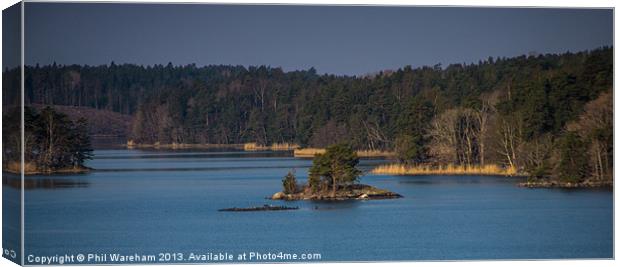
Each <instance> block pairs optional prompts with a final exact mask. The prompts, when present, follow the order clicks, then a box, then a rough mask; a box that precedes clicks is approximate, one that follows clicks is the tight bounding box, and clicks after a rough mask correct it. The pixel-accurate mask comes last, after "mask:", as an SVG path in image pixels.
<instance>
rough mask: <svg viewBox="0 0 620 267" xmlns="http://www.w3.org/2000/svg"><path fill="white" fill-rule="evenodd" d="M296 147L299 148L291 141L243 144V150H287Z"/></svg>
mask: <svg viewBox="0 0 620 267" xmlns="http://www.w3.org/2000/svg"><path fill="white" fill-rule="evenodd" d="M297 148H299V145H297V144H292V143H273V144H271V145H269V146H263V145H259V144H257V143H245V144H243V150H245V151H264V150H271V151H289V150H295V149H297Z"/></svg>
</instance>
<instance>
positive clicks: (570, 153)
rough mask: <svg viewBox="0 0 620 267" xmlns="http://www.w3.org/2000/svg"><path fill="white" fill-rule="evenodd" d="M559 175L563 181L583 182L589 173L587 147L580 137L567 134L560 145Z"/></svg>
mask: <svg viewBox="0 0 620 267" xmlns="http://www.w3.org/2000/svg"><path fill="white" fill-rule="evenodd" d="M559 153H560V155H559V157H560V159H559V162H558V166H557V171H556V172H557V175H558V178H559V179H560V180H561V181H564V182H571V183H578V182H582V181H583V180H584V179H585V178H586V176H587V175H588V173H589V170H588V153H587V151H586V145H585V144H584V142H583V141H582V140H581V138H580V137H579V135H577V134H576V133H574V132H567V133H566V134H565V135H564V136H563V137H562V139H561V140H560V143H559Z"/></svg>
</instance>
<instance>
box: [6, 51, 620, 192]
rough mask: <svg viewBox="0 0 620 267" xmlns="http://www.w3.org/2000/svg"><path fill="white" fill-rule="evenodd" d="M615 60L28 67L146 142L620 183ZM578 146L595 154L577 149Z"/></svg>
mask: <svg viewBox="0 0 620 267" xmlns="http://www.w3.org/2000/svg"><path fill="white" fill-rule="evenodd" d="M612 55H613V49H612V48H611V47H603V48H599V49H595V50H592V51H583V52H577V53H570V52H567V53H563V54H546V55H537V56H519V57H513V58H488V59H487V60H483V61H479V62H477V63H474V64H451V65H448V66H446V67H443V66H441V65H435V66H430V67H429V66H425V67H419V68H412V67H411V66H405V67H403V68H400V69H398V70H386V71H381V72H378V73H376V74H372V75H364V76H335V75H329V74H323V75H320V74H317V72H316V70H314V69H309V70H300V71H291V72H284V71H283V70H282V69H281V68H273V67H269V66H257V67H254V66H251V67H247V68H246V67H243V66H223V65H214V66H205V67H197V66H195V65H186V66H173V65H172V64H168V65H166V66H163V65H155V66H146V67H145V66H139V65H132V64H122V65H116V64H114V63H112V64H109V65H102V66H79V65H70V66H59V65H56V64H53V65H49V66H27V67H26V73H25V76H26V95H25V98H26V103H37V104H49V105H51V104H56V105H74V106H87V107H92V108H97V109H105V110H110V111H114V112H119V113H124V114H130V115H132V116H133V118H134V120H133V126H132V129H131V136H130V137H129V138H131V139H132V140H134V142H136V143H155V142H159V143H163V144H166V143H217V144H229V143H246V142H257V143H258V144H261V145H269V144H271V143H284V142H289V143H291V142H294V143H297V144H299V145H301V146H304V147H327V146H329V145H331V144H336V143H341V142H348V143H349V144H350V145H351V146H352V147H353V148H354V149H371V150H394V151H396V152H397V154H398V159H399V161H401V162H403V163H406V164H442V163H443V164H445V163H450V164H459V165H484V164H501V165H504V166H512V167H516V168H518V169H520V170H523V171H525V172H527V173H530V174H532V177H540V178H549V177H552V178H558V179H568V180H575V181H580V180H583V179H586V178H588V177H598V178H600V179H611V168H612V156H613V155H612V151H613V147H612V146H613V142H612V139H613V138H612V125H611V123H612V121H611V119H610V118H611V117H612V109H611V103H612V98H611V96H612V86H613V84H612V80H613V56H612ZM6 71H7V72H10V71H16V70H6ZM5 77H10V75H5ZM4 82H5V83H7V82H8V83H10V82H11V81H9V80H6V79H5V81H4ZM601 117H604V119H600V118H601ZM577 147H579V148H580V149H583V151H580V152H583V153H579V155H577V154H576V153H573V152H574V151H578V150H575V149H577ZM570 168H578V169H579V171H576V172H575V171H572V170H568V169H570ZM575 173H577V174H578V175H577V177H569V176H572V175H575ZM569 174H570V175H569Z"/></svg>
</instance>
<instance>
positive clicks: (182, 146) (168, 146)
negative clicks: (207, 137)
mask: <svg viewBox="0 0 620 267" xmlns="http://www.w3.org/2000/svg"><path fill="white" fill-rule="evenodd" d="M125 146H126V147H127V148H128V149H135V148H154V149H189V148H234V149H242V148H243V144H184V143H171V144H161V143H159V142H156V143H154V144H139V143H135V142H134V141H133V140H129V141H127V144H126V145H125Z"/></svg>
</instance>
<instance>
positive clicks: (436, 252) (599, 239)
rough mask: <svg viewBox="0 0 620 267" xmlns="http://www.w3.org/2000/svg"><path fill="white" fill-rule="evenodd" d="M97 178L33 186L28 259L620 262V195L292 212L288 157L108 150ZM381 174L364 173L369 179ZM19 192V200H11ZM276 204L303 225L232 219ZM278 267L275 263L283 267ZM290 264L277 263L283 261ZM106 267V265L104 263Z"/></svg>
mask: <svg viewBox="0 0 620 267" xmlns="http://www.w3.org/2000/svg"><path fill="white" fill-rule="evenodd" d="M95 154H96V157H95V159H94V160H93V161H91V162H90V163H89V165H90V166H91V167H93V168H95V169H97V170H98V171H95V172H92V173H89V174H85V175H70V176H62V175H54V176H37V177H29V178H32V179H38V180H41V182H40V183H39V185H35V186H32V189H29V190H27V191H26V194H25V199H26V206H25V219H26V224H25V229H26V235H25V247H26V255H29V254H34V255H42V256H43V255H56V254H61V255H62V254H65V253H70V254H71V253H73V254H76V253H125V254H134V253H139V254H143V253H145V254H156V253H160V252H170V253H174V252H180V253H184V255H188V254H189V253H191V252H195V253H208V252H213V253H219V252H228V253H237V254H238V253H243V252H247V253H249V252H260V253H268V252H272V253H275V252H280V251H281V252H284V253H298V254H301V253H320V254H321V260H322V261H379V260H461V259H549V258H611V257H613V252H612V249H613V241H612V240H613V223H612V221H613V207H612V204H613V200H612V199H613V193H612V192H611V190H558V189H524V188H519V187H517V186H515V184H516V183H517V182H518V181H519V180H518V179H517V178H503V177H461V176H447V177H446V176H432V177H431V176H417V177H411V176H384V175H366V176H364V177H362V182H363V183H366V184H370V185H373V186H377V187H380V188H385V189H389V190H391V191H394V192H397V193H400V194H402V195H403V196H404V198H402V199H393V200H375V201H346V202H303V201H298V202H281V201H271V200H266V199H265V197H266V196H269V195H271V194H273V193H274V192H277V191H279V190H280V186H281V179H282V177H283V176H284V175H285V174H286V173H287V172H288V171H289V170H290V169H295V170H296V173H297V176H298V179H301V180H305V178H306V177H307V170H308V167H309V166H310V164H311V161H310V160H303V159H295V158H292V157H290V156H289V155H287V154H285V153H247V152H199V151H198V152H196V151H193V152H192V151H190V152H179V151H176V152H175V151H170V152H166V151H140V150H97V151H96V152H95ZM381 162H382V161H381V160H362V161H361V167H362V169H369V168H371V167H372V166H373V165H376V164H380V163H381ZM7 190H8V191H11V190H14V189H10V188H7V187H6V186H5V191H4V192H5V194H6V193H9V194H10V193H11V192H7ZM263 204H274V205H282V204H285V205H289V206H299V207H300V209H299V210H295V211H276V212H246V213H239V212H236V213H235V212H218V211H217V210H218V209H221V208H228V207H247V206H256V205H263ZM271 261H274V260H271ZM275 261H277V260H275ZM100 263H101V262H100Z"/></svg>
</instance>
